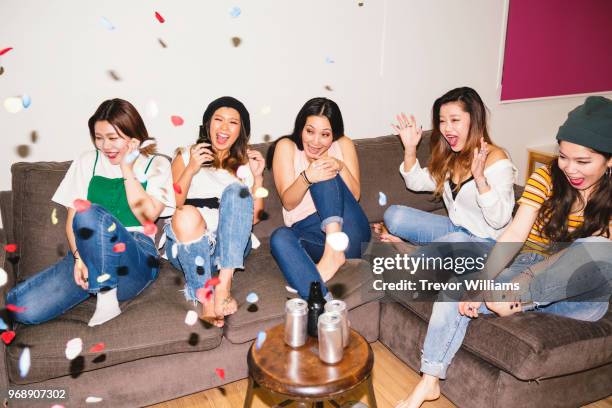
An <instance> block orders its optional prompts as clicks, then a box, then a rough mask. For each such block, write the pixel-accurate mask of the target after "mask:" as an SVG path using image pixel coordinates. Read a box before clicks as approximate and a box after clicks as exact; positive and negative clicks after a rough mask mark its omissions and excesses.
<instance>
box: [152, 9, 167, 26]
mask: <svg viewBox="0 0 612 408" xmlns="http://www.w3.org/2000/svg"><path fill="white" fill-rule="evenodd" d="M155 18H156V19H157V21H159V22H160V23H162V24H163V23H165V22H166V20H165V19H164V17H162V15H161V14H159V13H158V12H157V11H156V12H155Z"/></svg>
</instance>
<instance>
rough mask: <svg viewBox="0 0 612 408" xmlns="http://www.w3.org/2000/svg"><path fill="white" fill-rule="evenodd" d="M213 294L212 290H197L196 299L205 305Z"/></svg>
mask: <svg viewBox="0 0 612 408" xmlns="http://www.w3.org/2000/svg"><path fill="white" fill-rule="evenodd" d="M212 294H213V291H212V290H211V289H207V288H200V289H198V290H196V298H198V300H199V301H200V303H204V302H205V301H207V300H208V299H209V298H210V297H211V296H212Z"/></svg>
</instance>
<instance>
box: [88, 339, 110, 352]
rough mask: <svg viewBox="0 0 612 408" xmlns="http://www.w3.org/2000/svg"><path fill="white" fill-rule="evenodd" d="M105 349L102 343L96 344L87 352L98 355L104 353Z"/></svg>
mask: <svg viewBox="0 0 612 408" xmlns="http://www.w3.org/2000/svg"><path fill="white" fill-rule="evenodd" d="M105 348H106V345H105V344H104V343H103V342H100V343H98V344H96V345H94V346H92V347H91V348H90V349H89V352H90V353H99V352H101V351H104V349H105Z"/></svg>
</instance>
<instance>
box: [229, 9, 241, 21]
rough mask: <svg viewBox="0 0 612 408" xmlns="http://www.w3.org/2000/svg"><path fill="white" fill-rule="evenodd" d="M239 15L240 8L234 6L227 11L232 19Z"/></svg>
mask: <svg viewBox="0 0 612 408" xmlns="http://www.w3.org/2000/svg"><path fill="white" fill-rule="evenodd" d="M241 13H242V10H240V7H238V6H234V7H232V8H231V9H229V15H230V17H232V18H237V17H238V16H240V14H241Z"/></svg>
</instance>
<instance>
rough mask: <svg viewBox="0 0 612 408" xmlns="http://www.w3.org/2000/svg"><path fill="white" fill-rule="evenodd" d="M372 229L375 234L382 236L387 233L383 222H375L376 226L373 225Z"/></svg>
mask: <svg viewBox="0 0 612 408" xmlns="http://www.w3.org/2000/svg"><path fill="white" fill-rule="evenodd" d="M373 228H374V232H375V233H376V234H384V233H387V232H389V231H388V230H387V227H385V223H384V222H377V223H376V224H374V225H373Z"/></svg>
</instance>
